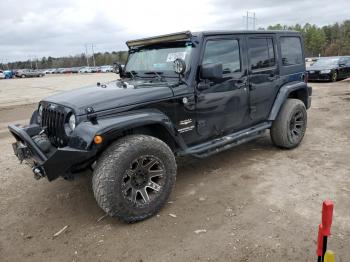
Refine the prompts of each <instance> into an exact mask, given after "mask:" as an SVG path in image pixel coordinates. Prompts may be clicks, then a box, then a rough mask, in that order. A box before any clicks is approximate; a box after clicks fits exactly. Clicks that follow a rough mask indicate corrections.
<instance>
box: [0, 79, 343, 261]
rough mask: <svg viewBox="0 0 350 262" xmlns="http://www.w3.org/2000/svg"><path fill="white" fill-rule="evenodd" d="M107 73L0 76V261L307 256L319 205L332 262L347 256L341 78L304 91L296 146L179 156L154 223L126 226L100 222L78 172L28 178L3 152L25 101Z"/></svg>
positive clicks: (24, 112) (266, 144) (25, 113)
mask: <svg viewBox="0 0 350 262" xmlns="http://www.w3.org/2000/svg"><path fill="white" fill-rule="evenodd" d="M113 78H115V75H113V74H110V75H88V76H63V77H61V76H54V77H50V78H42V79H18V80H9V81H5V80H4V81H0V101H1V102H0V103H1V105H0V152H1V154H0V166H1V175H0V260H1V261H24V260H25V261H135V262H140V261H144V262H145V261H160V262H164V261H316V256H315V250H316V236H317V226H318V224H319V223H320V220H321V213H320V212H321V204H322V201H323V200H325V199H332V200H333V201H334V202H335V213H334V221H333V226H332V237H331V238H330V239H329V249H331V250H333V251H334V252H335V254H336V257H337V259H336V261H344V262H345V261H349V257H350V209H349V199H350V180H349V177H350V161H349V160H350V131H349V130H350V81H343V82H337V83H312V84H311V85H312V86H313V88H314V95H313V105H312V108H311V109H310V110H309V111H308V112H309V122H308V130H307V133H306V136H305V138H304V140H303V143H302V144H301V145H300V146H299V147H298V148H296V149H294V150H289V151H287V150H280V149H277V148H275V147H274V146H273V145H272V143H271V141H270V138H269V135H268V133H267V134H266V136H265V137H263V138H261V139H259V140H257V141H254V142H251V143H249V144H245V145H241V146H239V147H237V148H234V149H232V150H229V151H226V152H222V153H220V154H218V155H215V156H212V157H209V158H206V159H203V160H198V159H192V158H186V159H179V160H178V165H179V170H178V176H177V182H176V186H175V190H174V191H173V193H172V195H171V198H170V200H169V203H168V204H167V205H166V206H165V208H163V209H162V210H161V212H160V213H159V215H158V216H155V217H153V218H150V219H148V220H146V221H143V222H140V223H137V224H132V225H127V224H123V223H121V222H119V221H118V220H116V219H114V218H111V217H104V218H102V217H103V215H104V213H103V212H102V210H101V209H100V208H99V207H98V206H97V204H96V202H95V200H94V197H93V193H92V190H91V174H90V173H89V172H86V173H84V174H81V175H80V176H79V177H78V178H77V179H76V180H75V181H73V182H67V181H65V180H63V179H58V180H56V181H54V182H51V183H50V182H48V181H47V180H45V179H41V180H39V181H36V180H34V179H33V175H32V172H31V170H30V169H29V168H28V167H27V166H25V165H20V164H19V163H18V160H17V159H16V157H15V156H14V155H13V152H12V148H11V142H12V141H13V139H12V138H11V137H10V135H9V134H8V132H7V129H6V126H7V124H8V123H12V122H20V123H24V122H25V121H26V119H29V117H30V115H31V111H32V110H33V109H34V108H35V105H34V104H29V105H28V101H29V102H30V103H32V102H36V101H38V100H39V99H40V98H41V97H43V96H46V95H48V93H52V92H56V90H62V89H61V88H60V87H59V86H70V88H75V87H78V86H79V85H86V84H89V83H91V84H93V83H95V82H97V81H101V82H103V81H104V79H107V80H111V79H113ZM49 80H52V81H53V82H52V83H51V82H49ZM12 81H13V82H12ZM44 82H45V83H44ZM38 83H40V84H38ZM37 85H42V86H44V87H43V88H41V87H39V88H35V86H37ZM52 86H54V87H55V88H51V87H52ZM17 88H19V89H17ZM64 89H66V88H64ZM18 90H19V91H18ZM42 90H45V92H42ZM19 92H20V93H19ZM13 103H16V105H18V106H16V107H14V106H11V105H12V104H13ZM169 214H174V215H176V217H174V216H170V215H169ZM65 226H68V228H67V229H66V230H65V231H64V232H63V233H62V234H60V235H59V236H57V237H54V236H53V235H54V234H55V233H56V232H58V231H59V230H60V229H62V228H63V227H65ZM197 230H201V233H198V232H197V233H196V232H195V231H197Z"/></svg>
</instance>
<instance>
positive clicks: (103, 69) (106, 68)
mask: <svg viewBox="0 0 350 262" xmlns="http://www.w3.org/2000/svg"><path fill="white" fill-rule="evenodd" d="M101 72H102V73H109V72H113V66H111V65H104V66H101Z"/></svg>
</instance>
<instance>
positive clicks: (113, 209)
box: [92, 135, 176, 223]
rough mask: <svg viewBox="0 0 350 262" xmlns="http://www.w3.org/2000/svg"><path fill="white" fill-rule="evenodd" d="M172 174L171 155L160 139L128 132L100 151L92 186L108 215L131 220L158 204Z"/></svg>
mask: <svg viewBox="0 0 350 262" xmlns="http://www.w3.org/2000/svg"><path fill="white" fill-rule="evenodd" d="M175 177H176V161H175V157H174V154H173V153H172V151H171V149H170V148H169V147H168V146H167V145H166V144H165V143H164V142H163V141H161V140H159V139H157V138H154V137H151V136H146V135H132V136H127V137H124V138H121V139H120V140H118V141H117V142H115V143H114V144H112V145H111V146H110V147H109V148H107V149H106V151H105V152H104V153H103V154H102V156H101V157H100V159H99V160H98V163H97V166H96V168H95V170H94V174H93V178H92V187H93V191H94V195H95V198H96V201H97V203H98V205H99V206H100V207H101V208H102V209H103V210H104V211H105V212H106V213H107V214H108V215H110V216H116V217H118V218H119V219H121V220H122V221H124V222H127V223H132V222H137V221H140V220H144V219H146V218H148V217H151V216H153V215H154V214H156V213H157V212H158V211H159V210H160V209H161V208H162V206H163V205H164V204H165V202H166V200H167V199H168V197H169V195H170V192H171V190H172V187H173V185H174V183H175Z"/></svg>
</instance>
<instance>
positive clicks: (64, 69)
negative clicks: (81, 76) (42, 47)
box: [61, 67, 73, 74]
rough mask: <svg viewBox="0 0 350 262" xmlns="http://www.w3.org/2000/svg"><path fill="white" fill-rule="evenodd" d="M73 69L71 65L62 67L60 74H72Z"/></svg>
mask: <svg viewBox="0 0 350 262" xmlns="http://www.w3.org/2000/svg"><path fill="white" fill-rule="evenodd" d="M72 73H73V69H72V68H71V67H67V68H63V69H62V71H61V74H72Z"/></svg>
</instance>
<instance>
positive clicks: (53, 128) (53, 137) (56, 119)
mask: <svg viewBox="0 0 350 262" xmlns="http://www.w3.org/2000/svg"><path fill="white" fill-rule="evenodd" d="M65 116H66V115H65V113H64V112H60V111H57V110H56V109H51V108H43V114H42V126H43V127H45V128H46V134H47V136H48V137H49V139H50V141H51V143H53V144H54V145H55V146H65V145H66V144H67V140H68V138H67V135H66V132H65V130H64V120H65Z"/></svg>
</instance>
